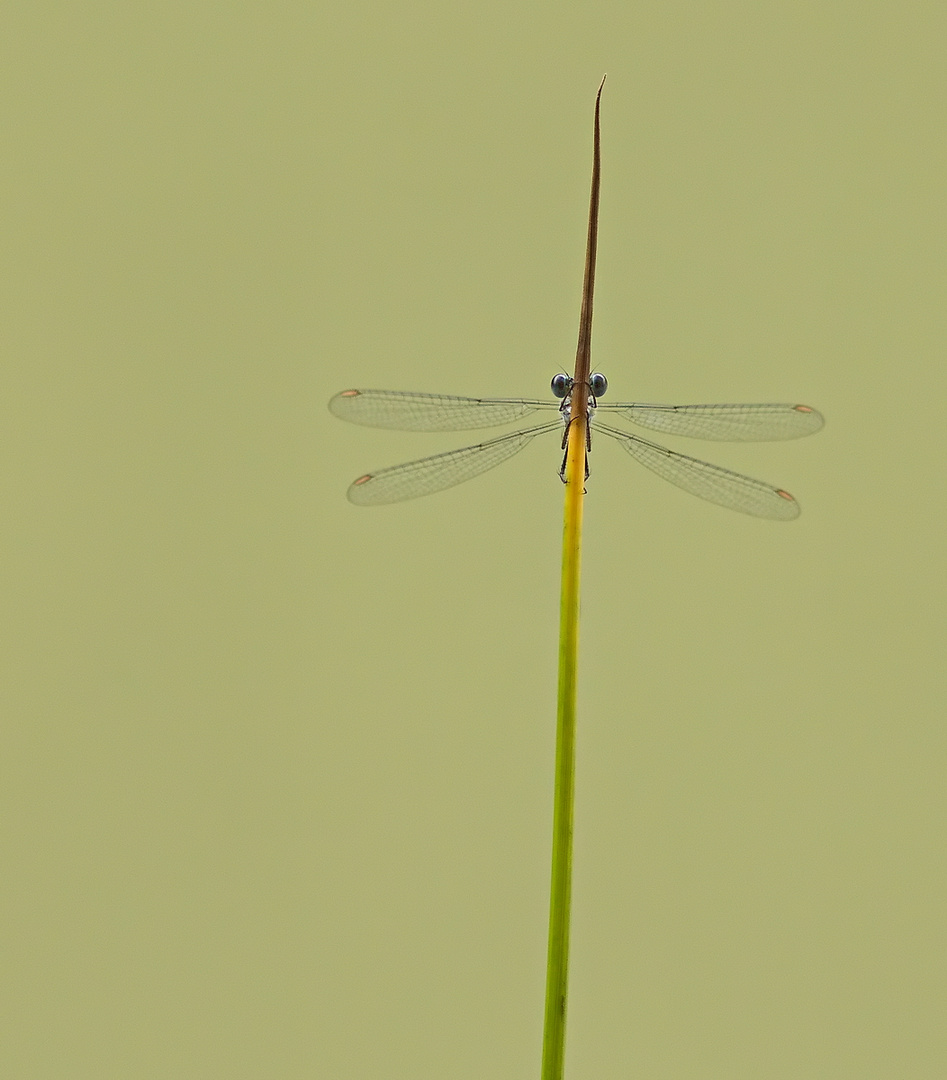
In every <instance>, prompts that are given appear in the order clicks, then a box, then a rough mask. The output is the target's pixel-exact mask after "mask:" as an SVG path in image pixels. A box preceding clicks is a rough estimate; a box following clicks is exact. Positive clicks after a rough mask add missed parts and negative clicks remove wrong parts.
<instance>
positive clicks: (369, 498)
mask: <svg viewBox="0 0 947 1080" xmlns="http://www.w3.org/2000/svg"><path fill="white" fill-rule="evenodd" d="M558 430H561V425H560V424H559V421H558V420H557V421H555V422H554V423H549V424H542V425H540V426H539V427H534V428H527V429H526V430H525V431H514V432H511V433H510V434H509V435H501V436H500V438H498V439H491V440H490V441H489V442H484V443H479V444H478V445H477V446H465V447H463V448H461V449H460V450H450V451H448V452H447V453H446V454H434V455H433V456H432V457H426V458H421V459H420V460H419V461H409V462H407V463H406V464H404V465H393V466H392V467H391V468H390V469H380V470H379V471H378V472H375V473H366V474H365V475H364V476H360V477H359V478H358V479H357V480H356V481H354V483H352V484H351V485H350V487H349V490H348V497H349V501H350V502H353V503H355V504H356V505H357V506H380V505H382V504H383V503H393V502H401V501H402V500H403V499H415V498H417V497H418V496H419V495H432V494H433V493H434V492H435V491H443V490H444V488H449V487H453V486H454V485H455V484H462V483H463V482H464V481H465V480H470V479H471V478H472V477H474V476H479V475H480V473H483V472H486V471H487V470H488V469H492V468H494V467H495V466H497V465H499V464H500V463H501V462H503V461H506V459H507V458H510V457H512V456H513V455H514V454H516V453H519V451H520V450H522V449H523V447H524V446H525V445H526V444H527V443H528V442H530V441H531V440H532V439H534V438H535V437H536V436H537V435H540V434H542V433H543V432H545V431H558Z"/></svg>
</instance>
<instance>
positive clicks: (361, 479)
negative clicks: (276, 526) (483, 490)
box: [352, 472, 792, 499]
mask: <svg viewBox="0 0 947 1080" xmlns="http://www.w3.org/2000/svg"><path fill="white" fill-rule="evenodd" d="M371 478H372V474H371V473H370V472H367V473H365V475H364V476H360V477H359V478H358V479H357V480H353V481H352V487H361V486H362V484H367V483H368V481H369V480H371ZM782 494H784V492H780V495H782ZM789 497H790V499H791V498H792V496H791V495H790V496H789Z"/></svg>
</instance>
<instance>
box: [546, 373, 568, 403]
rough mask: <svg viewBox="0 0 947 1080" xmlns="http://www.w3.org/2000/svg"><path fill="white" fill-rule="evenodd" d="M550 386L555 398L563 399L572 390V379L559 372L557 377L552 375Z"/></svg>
mask: <svg viewBox="0 0 947 1080" xmlns="http://www.w3.org/2000/svg"><path fill="white" fill-rule="evenodd" d="M551 386H552V392H553V394H555V396H556V397H557V398H564V397H565V396H566V394H568V393H569V391H570V390H571V389H572V378H571V377H570V376H569V375H566V374H565V373H564V372H562V371H560V372H559V374H558V375H553V377H552V383H551Z"/></svg>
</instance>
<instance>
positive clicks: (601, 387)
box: [589, 371, 608, 398]
mask: <svg viewBox="0 0 947 1080" xmlns="http://www.w3.org/2000/svg"><path fill="white" fill-rule="evenodd" d="M607 389H608V379H606V378H605V376H604V375H603V374H602V373H601V372H600V371H593V372H592V374H591V376H590V377H589V393H590V394H591V395H592V397H594V398H600V397H601V396H602V395H603V394H604V393H605V391H606V390H607Z"/></svg>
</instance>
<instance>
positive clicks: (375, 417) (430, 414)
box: [329, 390, 559, 431]
mask: <svg viewBox="0 0 947 1080" xmlns="http://www.w3.org/2000/svg"><path fill="white" fill-rule="evenodd" d="M537 409H554V410H556V411H558V409H559V402H558V401H531V400H528V399H526V398H468V397H454V396H452V395H450V394H411V393H407V392H405V391H402V390H343V391H342V393H341V394H336V395H335V397H334V398H332V400H331V401H330V402H329V411H330V412H331V413H333V414H334V415H335V416H338V417H339V418H340V419H342V420H348V421H350V422H351V423H353V424H363V425H364V426H365V427H373V428H393V429H394V430H396V431H469V430H470V429H472V428H482V427H493V426H495V425H497V424H506V423H509V422H510V421H511V420H521V419H522V418H523V417H524V416H529V415H530V413H534V412H536V410H537Z"/></svg>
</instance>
